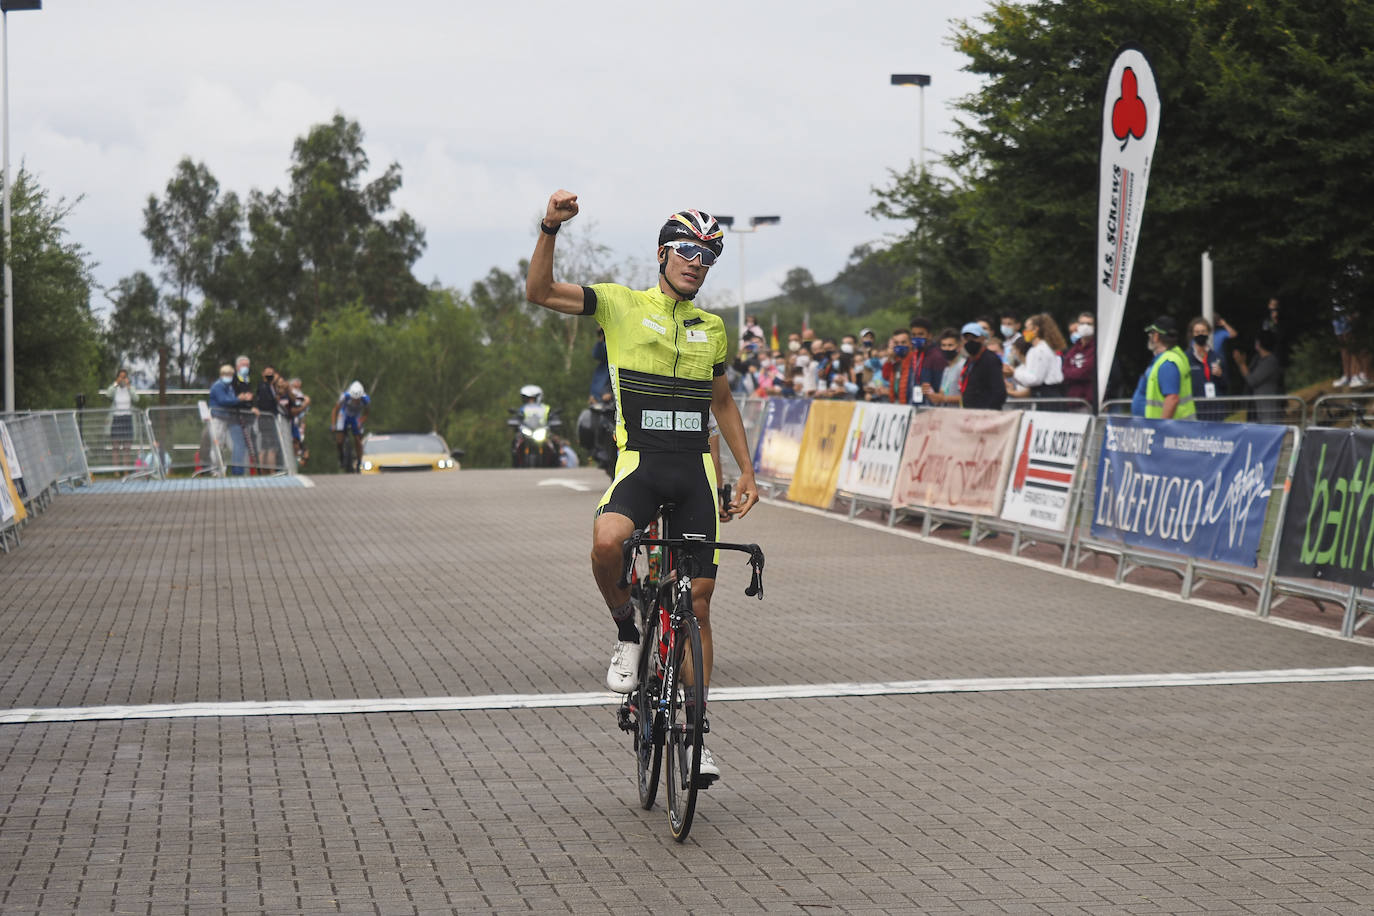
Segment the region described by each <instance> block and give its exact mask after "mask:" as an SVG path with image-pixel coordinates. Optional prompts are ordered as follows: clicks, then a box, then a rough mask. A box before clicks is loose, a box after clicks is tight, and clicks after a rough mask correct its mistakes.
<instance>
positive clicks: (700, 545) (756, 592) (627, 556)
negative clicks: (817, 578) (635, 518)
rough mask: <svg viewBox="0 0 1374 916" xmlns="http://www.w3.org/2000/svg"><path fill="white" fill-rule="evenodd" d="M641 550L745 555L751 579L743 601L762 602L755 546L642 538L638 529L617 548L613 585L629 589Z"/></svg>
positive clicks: (759, 562) (759, 550)
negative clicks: (616, 574)
mask: <svg viewBox="0 0 1374 916" xmlns="http://www.w3.org/2000/svg"><path fill="white" fill-rule="evenodd" d="M642 547H674V548H683V549H694V550H701V549H705V548H709V549H711V550H738V551H739V552H740V553H747V554H749V569H750V572H751V576H750V579H749V587H748V588H746V589H745V590H744V594H745V595H746V596H747V597H750V598H754V597H757V598H758V599H759V600H760V601H762V600H763V549H762V548H761V547H759V545H758V544H727V543H725V542H723V541H698V540H695V539H693V538H646V537H645V536H644V531H643V530H642V529H639V528H636V529H635V532H634V534H632V535H630V536H629V537H628V538H626V539H625V540H624V541H623V542H622V543H621V545H620V557H621V573H620V581H619V582H617V583H616V584H617V585H618V586H619V587H620V588H629V587H630V569H631V567H632V566H633V565H634V559H635V556H636V554H638V553H639V550H640V548H642Z"/></svg>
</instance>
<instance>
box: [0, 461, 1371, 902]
mask: <svg viewBox="0 0 1374 916" xmlns="http://www.w3.org/2000/svg"><path fill="white" fill-rule="evenodd" d="M547 476H551V475H547V474H542V473H540V472H523V473H522V472H469V471H464V472H461V473H458V474H450V475H442V476H433V477H430V476H403V477H398V478H385V479H368V480H362V479H348V480H344V479H321V480H319V481H318V486H317V487H316V488H314V489H289V490H284V489H256V490H233V491H205V492H198V491H192V492H177V493H152V494H150V493H141V494H138V495H125V494H113V495H104V494H101V495H86V494H81V495H78V494H72V495H63V496H62V497H61V498H59V499H58V500H57V502H56V503H55V504H54V506H53V508H52V509H51V510H50V511H49V512H48V513H47V514H45V515H44V516H42V517H41V518H40V519H39V520H38V522H37V523H36V524H34V525H32V526H30V527H29V528H28V529H27V530H26V532H25V540H24V545H23V547H22V549H20V550H19V551H17V552H15V553H12V554H10V555H8V556H3V557H0V582H3V591H4V595H3V598H0V626H2V627H3V630H2V632H3V634H4V637H3V640H2V641H0V707H2V708H13V707H28V706H40V707H48V706H90V705H103V704H144V703H181V702H195V701H211V700H273V699H294V700H306V699H346V698H354V697H428V696H453V695H482V694H494V693H546V692H560V691H587V690H595V689H597V688H598V686H599V684H600V678H601V676H602V674H603V672H604V666H605V660H606V657H607V655H608V651H609V647H610V637H611V634H612V631H611V628H610V626H609V624H608V622H607V620H606V619H604V617H605V613H604V610H598V602H597V599H596V597H595V594H594V590H593V587H592V585H591V582H590V576H589V574H588V571H587V568H586V567H587V562H586V551H587V541H588V537H587V536H588V532H589V530H590V510H591V507H592V506H593V505H594V503H595V501H596V496H597V495H598V491H599V488H600V487H601V486H602V485H603V481H604V477H603V478H598V477H597V476H596V475H595V474H593V473H591V472H583V471H573V472H568V471H564V472H560V473H559V474H557V475H556V476H558V477H562V478H565V479H569V480H574V481H578V482H581V483H585V484H587V485H588V486H589V487H590V488H591V489H589V490H588V491H586V492H575V491H573V490H570V489H567V488H564V487H559V486H553V487H536V486H535V483H536V482H537V481H538V480H540V479H541V478H543V477H547ZM732 529H733V530H732ZM726 530H727V532H729V533H730V534H731V535H733V536H737V537H739V538H741V539H757V540H758V541H760V542H761V543H763V544H764V546H765V548H766V549H767V551H768V556H769V564H768V579H767V586H768V596H767V597H768V600H767V601H765V602H762V603H760V602H756V601H753V600H751V599H745V598H744V597H743V595H742V594H741V591H742V589H743V587H744V585H745V584H746V582H747V575H746V573H745V571H744V569H743V560H742V559H741V560H737V561H733V562H731V563H728V564H727V566H726V567H725V571H724V572H723V574H722V580H721V586H720V589H719V590H718V592H717V594H718V596H719V597H718V608H717V610H716V612H715V614H714V615H713V622H714V623H715V627H716V631H717V643H718V648H717V653H716V677H715V679H714V683H715V684H716V685H717V686H745V685H769V684H793V683H817V682H830V681H869V680H901V679H912V678H949V677H1001V676H1016V675H1074V674H1125V673H1148V672H1170V671H1228V670H1252V669H1268V668H1307V667H1339V666H1347V665H1371V664H1374V649H1371V648H1369V647H1368V646H1364V645H1359V644H1352V643H1348V642H1342V641H1338V640H1333V639H1328V638H1322V637H1318V636H1312V635H1308V634H1305V633H1302V632H1298V631H1294V630H1289V629H1284V628H1280V627H1276V626H1272V625H1268V624H1265V623H1262V622H1258V621H1252V620H1246V619H1242V618H1238V617H1232V616H1228V615H1224V614H1220V613H1217V612H1214V611H1209V610H1205V609H1198V608H1194V607H1188V606H1185V605H1183V604H1180V603H1178V602H1175V601H1170V600H1166V599H1163V598H1154V597H1149V596H1145V595H1140V594H1136V593H1132V592H1126V591H1120V590H1116V589H1112V588H1110V587H1107V586H1105V585H1099V584H1096V583H1092V582H1084V581H1080V580H1076V579H1071V578H1066V577H1063V576H1060V575H1057V574H1055V573H1052V572H1049V571H1040V570H1036V569H1028V568H1025V567H1022V566H1018V565H1013V564H1009V563H1005V562H1002V561H1000V560H997V559H993V558H989V557H982V556H976V555H970V554H967V553H960V552H956V551H951V550H948V549H944V548H941V547H938V546H934V545H928V544H923V543H919V542H914V541H911V540H909V539H904V538H899V537H895V536H893V535H890V534H886V533H883V532H878V531H871V530H865V529H860V528H856V527H853V526H850V525H847V524H845V523H843V522H841V521H839V520H836V519H825V518H820V517H816V516H813V515H808V514H803V513H799V512H794V511H791V510H788V509H784V508H778V507H769V506H764V507H760V508H759V510H757V512H756V513H755V514H753V515H751V516H750V517H749V519H747V520H746V521H745V522H743V523H741V524H739V525H732V526H730V528H727V529H726ZM1370 697H1371V686H1370V684H1369V683H1355V684H1292V685H1276V686H1245V687H1188V688H1169V689H1143V690H1075V691H1044V692H1032V693H986V694H939V695H925V696H896V697H880V698H857V699H855V698H851V699H814V700H785V701H784V700H775V701H760V702H735V703H728V704H726V703H720V704H717V705H716V706H715V707H714V709H715V712H714V713H713V714H712V725H713V731H714V732H715V734H714V736H713V737H714V739H715V740H714V741H713V745H712V746H713V748H714V750H715V752H716V755H717V757H718V758H719V759H720V761H721V763H722V765H723V766H724V768H725V778H724V780H723V782H722V783H721V784H720V785H718V786H717V787H715V788H713V789H712V790H711V791H710V792H709V793H707V794H705V795H704V796H703V801H702V805H701V807H700V809H699V815H698V820H697V823H696V825H695V826H694V827H693V830H692V837H691V840H690V841H689V842H688V843H687V844H686V845H684V846H678V845H677V844H675V843H673V842H672V841H671V840H670V839H669V838H668V836H667V829H666V827H667V825H666V823H665V817H664V815H663V813H662V811H661V809H656V810H654V811H652V812H644V811H641V810H639V808H638V806H637V805H636V804H635V799H634V786H633V783H632V778H631V774H630V772H629V767H630V764H631V759H630V756H629V754H628V751H627V744H626V743H625V741H624V740H623V738H622V736H621V735H620V733H619V732H618V731H616V729H615V726H614V720H613V716H612V713H611V712H610V710H609V708H600V707H597V708H580V709H529V710H515V711H480V712H444V713H402V714H371V715H324V716H290V717H285V716H282V717H267V718H224V719H171V720H152V721H147V720H138V721H109V722H94V723H76V724H72V723H52V724H26V725H7V726H0V754H2V755H3V756H0V760H2V761H3V763H0V910H3V912H4V913H7V914H8V913H23V912H43V913H54V912H110V911H113V912H120V913H125V912H127V913H182V912H206V913H257V912H269V913H292V912H347V913H398V914H399V913H415V912H453V911H460V912H468V911H491V912H509V911H524V910H537V911H541V912H544V911H551V912H560V911H567V910H577V911H581V912H598V911H611V912H626V913H629V912H644V911H645V909H646V908H648V907H653V908H657V909H660V910H663V909H669V910H677V911H681V910H693V911H699V912H758V911H771V912H791V913H820V912H852V911H874V912H880V911H892V912H913V911H919V912H930V913H943V912H949V913H956V912H957V913H965V912H972V913H1002V912H1007V913H1017V912H1047V913H1186V912H1211V913H1216V912H1222V913H1227V912H1231V913H1275V912H1293V913H1318V912H1335V913H1367V912H1370V911H1371V910H1374V854H1372V853H1371V850H1374V785H1371V782H1370V780H1369V779H1368V772H1369V765H1368V761H1369V760H1370V759H1371V757H1374V711H1372V710H1371V705H1372V704H1371V703H1370Z"/></svg>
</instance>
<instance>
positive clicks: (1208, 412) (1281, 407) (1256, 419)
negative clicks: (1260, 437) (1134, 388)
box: [1102, 394, 1307, 427]
mask: <svg viewBox="0 0 1374 916" xmlns="http://www.w3.org/2000/svg"><path fill="white" fill-rule="evenodd" d="M1193 406H1194V407H1196V408H1197V415H1196V416H1195V417H1194V419H1196V420H1206V421H1208V422H1210V423H1268V424H1270V425H1271V426H1298V427H1305V426H1307V402H1306V401H1304V400H1303V399H1302V398H1300V397H1298V396H1297V395H1295V394H1236V395H1226V396H1224V397H1218V398H1194V399H1193ZM1130 413H1131V402H1130V401H1129V400H1128V399H1125V398H1120V399H1112V400H1109V401H1103V402H1102V414H1103V415H1104V416H1107V415H1110V416H1116V417H1121V416H1129V415H1130Z"/></svg>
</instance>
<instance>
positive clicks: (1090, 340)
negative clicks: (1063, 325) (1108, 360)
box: [1063, 312, 1097, 410]
mask: <svg viewBox="0 0 1374 916" xmlns="http://www.w3.org/2000/svg"><path fill="white" fill-rule="evenodd" d="M1096 332H1097V316H1096V315H1094V314H1093V313H1092V312H1079V313H1078V330H1077V333H1078V340H1076V341H1074V344H1073V346H1071V347H1069V349H1068V351H1067V352H1066V353H1065V354H1064V360H1063V372H1064V397H1066V398H1082V399H1083V400H1085V401H1087V402H1088V403H1089V404H1091V405H1093V409H1094V410H1096V409H1097V337H1096Z"/></svg>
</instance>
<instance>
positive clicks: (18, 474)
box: [0, 422, 24, 480]
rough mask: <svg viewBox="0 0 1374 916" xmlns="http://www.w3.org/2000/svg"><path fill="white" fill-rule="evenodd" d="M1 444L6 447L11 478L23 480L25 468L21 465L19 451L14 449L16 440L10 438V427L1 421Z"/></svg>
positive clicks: (6, 459)
mask: <svg viewBox="0 0 1374 916" xmlns="http://www.w3.org/2000/svg"><path fill="white" fill-rule="evenodd" d="M0 446H3V447H4V449H5V464H6V467H8V468H9V471H10V478H11V479H13V480H21V479H23V477H24V469H23V468H22V467H20V465H19V453H18V452H16V451H15V450H14V440H13V439H11V438H10V428H9V427H8V426H6V425H5V424H4V423H3V422H0Z"/></svg>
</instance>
